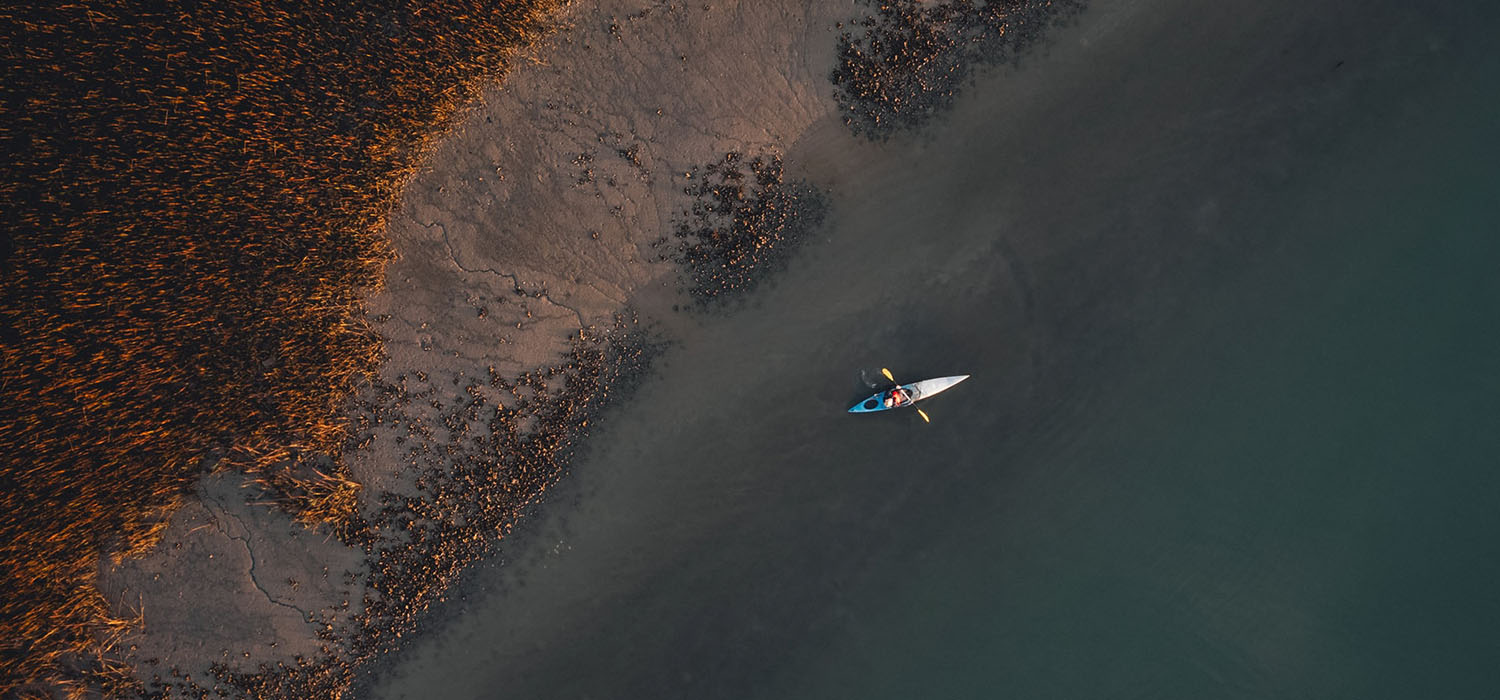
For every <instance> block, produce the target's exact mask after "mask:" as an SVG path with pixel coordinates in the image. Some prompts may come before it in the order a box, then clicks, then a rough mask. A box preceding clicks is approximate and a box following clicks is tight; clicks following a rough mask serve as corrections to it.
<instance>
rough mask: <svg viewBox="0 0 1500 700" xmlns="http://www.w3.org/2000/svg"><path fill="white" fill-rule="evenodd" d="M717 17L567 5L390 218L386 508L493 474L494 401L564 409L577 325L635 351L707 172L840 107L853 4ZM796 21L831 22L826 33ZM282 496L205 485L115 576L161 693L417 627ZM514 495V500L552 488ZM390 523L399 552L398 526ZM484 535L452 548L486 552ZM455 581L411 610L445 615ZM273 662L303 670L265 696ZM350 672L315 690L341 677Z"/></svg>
mask: <svg viewBox="0 0 1500 700" xmlns="http://www.w3.org/2000/svg"><path fill="white" fill-rule="evenodd" d="M705 8H707V6H705ZM705 8H700V7H697V6H694V7H678V6H675V5H668V4H666V3H656V2H605V3H602V4H601V6H598V7H595V6H583V5H579V6H575V7H573V8H571V9H569V10H568V11H567V12H566V13H565V16H564V17H563V18H562V24H563V29H562V30H561V31H559V32H558V33H556V34H555V35H553V36H552V37H550V38H549V39H548V40H546V41H545V42H544V43H543V45H542V46H539V47H534V48H532V49H530V50H528V51H527V60H526V61H524V62H523V65H522V67H520V68H518V69H516V70H514V71H513V72H512V74H511V75H510V76H508V77H507V79H506V82H505V83H504V85H503V86H497V87H495V88H492V89H490V90H489V91H487V93H486V95H485V97H484V99H483V100H481V102H480V103H479V104H477V105H475V106H474V107H473V108H472V109H471V110H470V111H469V113H468V114H467V116H466V117H465V118H464V120H463V121H462V123H461V124H460V125H459V126H458V127H457V128H456V129H455V131H454V133H453V134H452V135H450V136H449V137H447V138H446V139H445V140H444V141H443V142H442V143H441V145H440V146H439V147H438V150H437V151H436V152H435V153H434V155H433V156H432V158H431V159H430V162H429V163H428V164H427V165H426V166H425V167H424V168H423V169H422V171H421V172H420V173H419V174H418V176H417V177H416V178H415V180H414V181H413V183H412V184H411V185H410V186H409V187H408V189H407V191H406V194H405V195H404V197H403V200H402V204H401V205H400V207H399V208H398V211H397V212H396V213H395V214H394V215H393V216H392V218H391V223H390V225H389V229H388V232H389V236H390V238H391V241H392V244H393V246H394V248H395V249H396V250H397V251H398V253H399V258H398V259H397V260H396V261H394V262H393V263H391V264H390V266H389V267H388V269H387V284H386V288H385V290H384V291H382V292H381V293H380V294H379V295H378V296H376V297H375V298H372V299H370V300H369V302H368V305H367V308H368V315H369V317H370V318H371V319H372V320H373V321H374V322H375V325H376V328H377V329H378V331H379V332H380V334H381V335H382V337H383V340H384V343H385V351H386V353H387V356H388V357H387V360H386V362H385V364H384V365H383V367H382V370H381V373H380V377H379V379H378V380H377V382H376V385H375V386H373V387H371V388H369V389H367V390H366V391H364V392H363V393H362V395H361V397H360V399H359V400H358V401H357V402H356V404H357V406H359V407H360V408H357V410H356V411H355V414H354V416H353V418H354V420H355V421H356V424H357V425H358V426H359V427H360V433H359V435H358V438H359V448H358V449H356V450H352V451H350V452H349V453H347V454H346V460H347V464H348V465H349V467H350V468H351V469H352V471H353V473H354V475H355V476H356V478H357V479H358V480H359V481H360V482H361V484H362V485H363V493H364V499H365V501H366V503H367V504H368V505H367V508H372V507H375V506H377V505H378V504H377V503H376V502H375V501H374V499H376V497H377V496H378V495H379V494H381V493H387V494H389V496H388V498H389V497H394V498H396V500H395V501H391V503H392V504H397V505H399V503H400V499H401V498H403V496H401V494H413V495H416V493H415V492H414V491H413V489H414V488H417V489H419V490H420V489H421V488H425V485H424V482H425V481H430V480H431V479H432V478H434V476H435V475H437V474H438V473H439V472H443V473H445V474H446V473H448V472H450V471H451V469H450V468H449V467H447V466H441V465H444V464H458V463H460V462H465V461H466V460H467V461H468V462H474V463H475V464H479V462H478V461H476V460H478V459H481V458H480V457H478V456H477V455H479V454H480V453H484V452H486V451H493V450H494V449H495V447H494V446H495V445H496V444H497V443H495V442H494V441H493V440H492V439H490V438H485V437H484V436H485V435H487V434H488V432H487V431H488V430H490V429H492V428H493V425H490V423H491V421H489V420H488V419H486V418H485V417H484V416H485V415H488V414H487V413H486V412H487V411H489V410H490V409H488V408H484V406H486V405H493V406H496V407H500V408H502V410H503V409H505V408H516V409H518V410H519V411H521V413H518V414H517V415H522V414H524V413H525V412H526V411H527V410H529V409H535V408H536V407H537V406H543V407H544V408H545V407H552V408H549V409H546V410H560V409H558V406H561V407H562V408H564V409H566V408H567V406H568V404H567V403H566V402H564V403H563V404H556V403H549V401H550V399H548V398H547V397H546V396H543V395H542V394H539V393H534V392H533V393H525V392H518V391H517V390H516V388H515V387H518V386H520V385H518V384H516V382H517V381H520V382H521V383H522V384H525V382H526V381H527V379H526V378H527V377H539V378H541V379H539V380H538V381H541V382H543V383H545V382H546V381H547V380H546V379H545V377H548V376H554V375H553V374H549V372H551V373H556V372H557V371H558V369H561V370H563V374H559V375H555V376H557V377H559V379H558V380H556V381H562V379H561V377H563V376H564V375H567V376H572V375H568V374H567V373H568V372H574V373H576V371H577V370H576V368H575V364H574V360H571V359H570V357H569V356H570V353H573V352H574V350H572V348H576V347H577V346H576V343H577V342H578V340H579V337H580V333H582V334H584V335H588V336H590V337H593V338H596V339H597V341H596V342H603V343H605V345H606V346H607V347H616V346H615V345H611V344H612V343H617V341H618V340H619V338H621V337H622V336H620V335H619V333H618V332H623V333H626V334H628V333H630V332H632V331H630V330H629V328H630V325H631V324H632V323H633V321H630V320H628V319H629V318H633V314H634V313H636V311H637V310H639V311H640V312H643V313H645V314H646V315H647V316H648V317H649V318H651V319H654V320H657V319H671V318H672V317H673V316H674V314H673V313H672V312H671V311H670V310H669V307H670V306H671V305H674V304H680V303H686V301H687V300H686V298H684V297H682V296H680V293H679V292H678V291H677V289H678V274H679V271H678V267H677V266H676V265H674V264H672V263H671V262H670V261H663V260H661V259H660V258H661V252H660V251H659V250H658V248H659V246H660V245H661V241H662V240H663V239H665V238H668V237H670V236H671V235H672V231H673V227H674V226H676V225H678V224H680V223H683V222H685V221H687V220H688V217H687V216H686V212H687V210H688V209H689V208H690V207H691V206H692V203H693V200H692V198H690V197H689V196H687V195H686V194H684V189H685V188H689V187H692V186H693V185H694V183H693V182H692V180H691V173H693V172H695V171H701V169H702V168H703V167H705V166H708V165H711V164H714V163H716V162H720V161H722V160H723V158H724V157H725V154H729V153H739V154H744V158H745V160H747V161H748V160H750V159H754V158H756V157H762V156H764V157H773V156H776V155H778V154H780V153H782V152H784V151H785V149H786V148H787V147H788V146H789V145H790V144H792V143H795V142H796V141H797V140H798V138H799V137H800V135H801V134H802V133H803V132H804V131H805V130H806V129H807V127H808V126H809V125H811V124H813V123H816V122H820V121H829V120H831V119H832V118H833V116H832V110H833V109H834V105H833V103H832V101H831V100H830V99H828V92H829V90H830V86H829V84H828V80H827V71H828V69H829V67H830V66H831V61H832V50H833V43H832V41H831V37H829V38H828V40H826V41H825V40H823V39H824V38H825V37H824V36H822V35H824V34H828V33H829V31H831V29H832V25H833V23H834V22H836V21H838V20H839V19H841V18H843V16H844V15H847V14H848V13H849V12H850V11H851V10H850V8H847V7H842V6H823V7H820V8H817V9H816V11H813V10H810V9H809V8H806V7H804V6H802V4H801V3H793V2H786V3H764V4H762V3H753V4H749V5H747V6H739V7H734V6H730V7H712V8H707V9H705ZM825 25H826V26H825ZM786 26H800V27H803V28H804V29H805V31H806V32H807V33H808V34H809V35H812V33H813V32H818V34H817V35H814V36H816V40H811V41H809V40H808V38H807V37H806V36H802V35H798V34H791V33H786V32H784V31H782V30H781V28H782V27H786ZM809 51H811V52H812V53H810V54H809V53H807V52H809ZM701 177H702V175H701V174H700V178H701ZM621 314H626V316H625V317H621V316H620V315H621ZM622 318H624V319H626V320H624V324H625V325H624V326H620V323H621V319H622ZM612 328H613V329H616V331H618V332H616V333H615V334H614V335H611V333H612V331H611V329H612ZM610 338H613V340H611V339H610ZM618 347H621V348H625V349H624V350H622V351H623V352H626V353H630V352H635V351H636V350H634V349H632V348H633V347H634V346H629V347H626V346H618ZM606 352H609V350H606ZM606 361H607V362H612V361H611V360H606ZM548 368H557V369H553V370H550V371H549V370H548ZM568 368H575V369H568ZM568 381H570V382H571V381H572V380H571V379H569V380H568ZM545 391H548V392H553V391H556V388H555V387H554V388H548V389H546V390H545ZM528 397H530V398H528ZM518 400H519V401H521V402H522V403H521V404H517V403H516V402H517V401H518ZM527 401H533V402H534V403H535V405H531V406H529V408H528V406H527V405H526V402H527ZM481 409H482V410H481ZM580 410H582V411H583V413H580V414H579V415H580V416H582V415H584V414H588V415H592V413H589V412H590V411H594V410H595V409H593V408H587V407H585V408H583V409H580ZM520 420H521V421H522V424H521V425H520V426H518V427H517V428H516V430H519V431H520V432H519V433H517V434H516V435H518V437H515V438H514V439H518V440H520V441H521V442H520V443H516V444H517V445H521V444H525V443H526V442H527V441H529V440H531V439H532V438H530V437H527V436H528V435H533V433H532V432H528V431H535V430H536V429H537V425H536V423H535V419H531V418H525V417H522V418H521V419H520ZM576 420H581V421H582V422H583V423H584V424H587V422H588V420H589V419H588V418H577V419H576ZM547 439H552V438H550V437H548V438H547ZM556 439H559V440H562V441H563V442H564V443H567V442H568V441H569V438H567V437H566V436H564V437H558V438H556ZM558 449H559V450H560V452H558V453H557V454H558V455H560V456H561V457H560V458H561V460H562V461H560V462H555V461H554V462H547V464H554V463H555V464H556V465H557V466H558V467H560V468H565V467H566V453H567V452H568V451H569V450H571V447H568V446H566V445H563V446H561V447H559V448H558ZM548 454H551V453H548ZM545 461H546V460H544V462H545ZM435 465H437V466H435ZM523 468H525V467H524V465H523ZM547 468H552V467H547ZM434 469H436V470H437V471H432V470H434ZM470 471H471V472H472V471H473V470H472V469H471V470H470ZM558 476H560V473H557V474H548V475H543V476H538V477H537V478H538V479H541V481H539V482H537V483H538V484H542V485H543V486H545V484H546V483H550V480H552V479H555V478H557V477H558ZM444 478H449V477H447V476H445V477H444ZM428 495H429V496H430V495H431V493H430V492H429V493H428ZM262 498H263V497H259V496H258V495H257V494H256V492H255V491H254V490H253V489H246V488H244V483H243V479H242V478H241V477H237V476H233V475H220V476H215V477H213V478H211V479H209V480H206V481H205V482H204V483H203V485H202V486H201V487H200V489H199V498H198V502H197V503H193V504H190V505H189V506H187V507H185V508H183V509H182V510H181V511H179V512H178V513H177V515H176V516H175V517H174V518H173V520H172V522H171V524H170V526H169V528H168V530H167V532H166V534H165V535H164V537H163V541H162V544H161V546H159V547H158V548H157V549H156V550H155V551H154V552H152V553H151V554H150V555H148V556H146V557H143V558H141V559H137V560H128V561H126V562H124V563H123V564H121V565H119V566H110V565H106V566H105V567H104V568H103V570H102V571H101V578H100V587H101V590H102V591H104V593H105V595H106V597H107V598H109V599H110V600H111V601H113V602H115V604H116V605H117V610H116V611H117V613H121V614H125V615H139V616H140V619H141V620H142V622H143V624H142V625H141V626H140V627H139V628H138V629H137V630H135V631H134V632H132V633H130V634H129V635H128V636H127V638H126V639H124V640H123V642H122V643H121V648H122V649H125V650H127V652H126V654H125V662H126V663H127V664H129V665H130V666H131V667H132V668H133V669H134V670H135V672H136V674H137V677H138V678H140V679H141V680H142V681H143V682H145V683H147V684H148V686H149V685H156V687H161V688H167V689H175V692H188V691H189V690H191V689H193V688H212V687H215V686H217V685H220V684H222V683H226V682H227V683H229V684H231V685H239V686H240V687H241V689H242V690H244V689H247V688H260V690H259V691H255V692H272V693H278V692H279V693H283V694H284V693H288V692H291V693H295V692H297V691H296V690H295V688H297V687H299V686H298V685H297V683H296V682H290V683H288V682H287V681H285V680H284V678H285V677H286V675H287V673H288V669H296V668H302V669H304V670H303V671H301V673H303V674H304V675H307V674H313V673H318V672H319V671H317V669H318V667H319V665H320V664H322V663H324V661H325V660H326V659H329V658H333V659H347V658H350V657H351V656H352V657H354V658H356V659H358V658H362V657H367V656H368V653H370V650H368V649H366V650H358V649H350V648H349V647H348V645H349V644H350V634H351V633H352V631H353V630H357V629H366V630H367V632H366V634H368V633H369V632H368V630H378V629H384V628H385V627H386V626H392V625H393V626H392V627H391V629H392V630H393V631H395V630H404V632H411V631H412V629H411V628H412V625H413V621H414V620H417V619H420V618H421V611H420V610H416V611H397V612H392V611H387V610H385V609H384V608H382V607H381V606H382V605H384V603H383V602H382V601H383V600H384V599H385V598H388V597H389V595H382V593H380V592H379V591H372V590H371V589H370V588H369V587H368V586H369V584H368V583H367V581H370V580H372V579H370V574H371V572H370V571H369V568H368V563H367V562H368V561H372V560H369V559H367V557H366V556H365V553H364V552H362V551H361V550H360V548H358V547H351V546H345V545H343V544H340V543H339V542H338V541H337V540H335V539H333V538H331V537H329V533H324V532H317V531H312V530H307V529H305V528H303V527H302V526H300V525H298V524H297V523H294V522H292V520H291V518H290V517H289V516H287V515H285V514H283V513H281V512H279V511H277V510H275V509H274V508H269V507H267V505H266V504H265V503H263V502H259V501H261V499H262ZM516 499H519V500H517V501H516V502H515V503H513V504H512V505H509V506H505V508H513V507H522V508H524V507H525V504H526V503H529V502H531V500H532V499H533V496H532V495H527V494H519V492H518V495H517V496H516ZM391 512H394V511H391ZM421 527H422V526H418V529H420V528H421ZM444 527H448V526H444ZM505 527H506V528H508V527H510V525H509V524H507V525H505ZM465 532H467V531H465ZM391 536H394V537H396V540H394V541H395V542H397V543H398V544H399V542H400V540H401V538H402V535H400V533H395V534H394V535H388V536H387V537H391ZM477 536H479V535H478V534H477V533H475V534H470V535H464V537H465V538H468V539H472V538H474V537H477ZM376 546H377V547H379V546H380V545H378V544H377V545H376ZM465 547H466V549H465V552H466V553H464V554H456V555H454V556H457V557H458V559H456V560H455V561H460V560H462V562H461V563H463V562H467V561H469V560H472V558H473V556H475V555H477V554H478V553H480V552H482V551H483V550H484V548H485V546H484V545H483V544H482V543H478V542H475V543H472V544H469V545H466V546H465ZM414 565H418V566H420V565H421V564H420V563H419V564H414ZM444 571H446V569H444ZM450 575H451V574H447V573H445V574H443V577H446V576H450ZM439 578H442V577H439ZM443 580H446V579H445V578H443ZM440 588H441V587H438V588H437V589H434V590H429V591H426V592H425V593H420V594H412V595H416V596H417V597H416V598H414V599H413V600H414V601H416V602H417V603H419V604H420V606H421V607H422V608H426V607H427V606H428V605H430V604H431V603H433V602H435V601H436V600H437V598H436V597H434V596H439V595H441V590H440ZM372 606H374V607H372ZM371 615H375V616H376V617H375V619H376V620H380V619H387V617H388V616H389V615H396V617H395V618H389V619H391V620H402V622H399V624H398V623H395V622H385V623H381V622H378V621H377V622H374V623H372V622H370V616H371ZM381 616H387V617H381ZM371 624H375V625H376V626H375V627H370V626H369V625H371ZM399 643H400V642H399V641H395V640H392V641H390V642H382V643H377V644H376V646H375V647H374V648H373V649H375V650H376V651H377V653H378V650H379V649H385V648H390V645H391V644H397V645H399ZM339 663H342V662H341V661H340V662H336V663H335V666H337V665H338V664H339ZM276 669H282V670H281V671H279V672H278V671H276ZM268 670H270V671H273V672H272V673H271V674H270V676H269V677H270V678H273V679H274V678H278V677H280V678H283V680H279V681H275V684H273V685H271V686H263V685H257V684H258V683H262V682H263V681H262V680H260V679H261V678H262V677H263V673H264V672H265V671H268ZM346 673H347V669H344V670H337V671H335V672H334V673H333V674H332V675H329V676H328V677H327V678H326V679H325V680H324V681H320V682H318V683H315V684H314V686H315V687H317V688H322V689H324V690H327V689H330V688H334V687H337V686H338V685H341V684H343V683H345V682H347V676H346ZM245 674H249V675H245ZM291 675H292V676H295V675H297V672H292V673H291ZM236 679H238V680H236ZM341 679H343V680H341ZM277 688H280V690H277Z"/></svg>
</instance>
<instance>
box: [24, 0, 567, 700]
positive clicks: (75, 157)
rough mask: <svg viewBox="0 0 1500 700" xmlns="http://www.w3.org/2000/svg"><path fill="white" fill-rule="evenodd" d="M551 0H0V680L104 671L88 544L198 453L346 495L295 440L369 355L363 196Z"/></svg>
mask: <svg viewBox="0 0 1500 700" xmlns="http://www.w3.org/2000/svg"><path fill="white" fill-rule="evenodd" d="M559 4H561V2H560V0H492V1H490V2H484V1H482V0H435V1H432V2H396V1H393V0H371V1H370V2H360V3H353V2H323V1H304V2H282V3H272V2H255V1H249V2H225V3H195V2H169V3H162V4H157V3H139V2H129V1H123V0H98V1H90V2H74V3H66V2H64V3H43V2H22V3H10V4H7V5H6V6H5V7H4V8H0V37H3V40H4V44H5V46H6V47H7V49H6V51H4V52H0V61H3V62H4V66H5V69H4V70H5V74H4V76H5V77H4V81H3V82H4V86H5V87H4V88H3V89H4V92H5V96H4V100H3V101H0V139H3V140H4V142H5V143H6V144H7V155H8V158H7V159H6V161H5V164H4V165H3V168H4V172H3V177H0V188H3V190H0V194H3V201H4V202H5V203H6V210H7V211H6V213H5V216H4V230H3V237H0V460H3V462H0V486H3V490H0V514H3V515H0V694H4V693H5V691H7V690H10V691H16V690H20V691H22V692H27V691H26V689H28V688H30V689H33V690H35V691H38V692H45V691H41V690H40V689H42V688H50V689H52V690H53V691H61V692H63V693H67V694H75V693H76V694H82V693H83V692H84V691H85V689H86V688H87V687H88V686H90V685H92V686H94V687H96V688H98V687H103V688H104V689H105V690H106V691H108V689H109V688H110V687H123V686H118V685H114V686H112V685H111V684H119V683H125V682H127V680H126V679H127V673H126V670H125V669H122V668H120V667H119V666H118V665H117V664H115V663H112V662H111V661H110V660H109V659H110V655H109V650H110V648H111V646H112V645H113V643H114V641H115V640H116V639H118V637H119V635H120V633H121V632H122V631H124V630H126V629H128V627H129V625H131V624H132V621H131V620H128V619H120V618H117V617H115V616H114V615H112V614H111V612H110V606H109V605H108V604H107V602H106V601H105V600H104V599H103V597H102V596H101V595H100V594H99V592H98V591H97V590H96V588H95V585H94V579H95V575H96V572H97V570H98V567H99V561H100V557H101V555H104V554H107V555H109V556H114V557H120V556H129V555H130V554H133V553H137V552H141V551H144V550H146V549H148V548H149V547H151V545H152V544H153V542H154V540H155V539H156V538H157V537H158V536H159V534H160V532H161V530H162V529H163V528H164V527H165V523H166V521H167V517H168V515H169V514H170V513H171V511H172V509H173V508H174V507H175V505H176V504H177V503H179V501H180V500H181V499H182V498H183V496H184V495H185V494H187V493H188V492H189V491H190V490H191V488H192V485H193V484H194V482H195V480H196V479H197V477H198V476H200V474H201V473H202V471H203V470H204V469H207V468H209V467H210V466H214V465H217V466H219V467H224V466H233V467H236V468H242V469H248V470H252V471H254V472H256V473H257V474H258V477H259V478H260V479H261V480H262V481H263V483H264V484H266V485H267V486H268V487H270V488H271V489H272V490H273V491H274V492H276V493H278V494H280V495H281V497H282V498H283V499H284V502H285V504H286V505H287V506H288V507H290V508H291V509H293V510H294V512H296V513H298V514H299V516H300V517H302V518H303V519H304V520H305V521H309V522H335V523H336V522H338V521H340V520H341V519H343V518H347V517H349V516H350V515H352V513H353V510H354V507H355V502H356V501H355V497H356V495H357V492H358V485H357V484H355V483H354V482H353V481H351V480H350V479H349V477H348V475H347V474H345V473H342V472H340V471H338V470H337V469H335V470H333V471H332V472H330V471H329V470H327V469H324V470H323V471H321V472H320V471H314V470H311V469H308V468H306V467H305V466H298V465H299V463H300V464H303V465H305V463H306V461H307V460H306V457H307V456H308V455H314V454H320V453H321V454H333V453H336V452H337V450H338V449H339V445H340V444H342V442H343V440H344V438H345V435H346V426H345V425H343V424H342V422H341V419H340V417H339V416H340V413H341V409H342V407H343V406H344V405H345V402H346V401H347V399H348V397H349V395H350V393H351V391H352V389H353V388H354V387H355V386H356V384H357V383H358V382H359V381H360V380H361V379H362V378H364V377H367V376H369V374H370V372H371V371H372V370H373V368H374V367H375V366H376V363H377V362H378V360H379V356H380V346H379V342H378V339H377V338H376V337H375V336H374V334H373V333H372V332H371V330H370V329H369V328H368V327H367V326H366V324H365V323H364V321H363V320H362V316H361V314H360V308H359V299H360V297H361V295H362V294H364V293H366V292H368V291H369V290H371V289H373V288H376V287H378V286H379V285H380V283H381V278H382V271H383V267H384V265H385V263H386V261H387V260H388V259H389V258H390V255H391V252H390V250H389V249H388V245H387V243H386V241H385V240H384V238H383V227H384V224H385V219H386V217H387V215H388V213H389V212H390V211H391V208H392V206H393V204H394V202H395V200H396V197H397V195H398V193H399V191H400V188H401V187H402V186H403V184H404V183H405V182H406V180H407V179H408V177H409V175H410V174H411V173H412V172H413V169H414V168H415V167H416V166H417V165H418V161H419V159H420V158H421V157H422V156H423V154H424V153H425V152H426V151H427V149H428V145H429V144H430V142H431V140H432V139H433V137H434V136H435V135H436V134H439V133H441V132H442V131H443V130H444V129H445V128H447V127H448V126H450V124H451V121H452V119H453V117H454V115H455V113H456V111H457V110H458V109H459V107H461V106H462V105H463V104H464V103H465V102H466V101H468V100H470V99H471V98H473V97H474V96H475V94H476V90H477V89H478V87H479V85H480V84H481V83H482V81H483V80H485V79H486V78H491V77H493V76H495V75H497V74H498V73H499V72H500V71H503V70H504V68H505V66H506V63H507V60H508V57H509V56H510V55H511V54H510V53H509V52H510V50H512V49H514V48H515V47H517V46H521V45H525V44H526V43H528V42H530V41H532V40H533V39H534V38H535V37H536V36H537V35H538V34H539V32H540V31H541V30H542V19H543V17H544V16H545V14H546V13H547V12H549V11H551V10H553V9H554V8H555V7H557V6H558V5H559ZM145 5H150V8H149V9H146V8H144V7H143V6H145ZM334 462H335V463H337V460H334Z"/></svg>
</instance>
